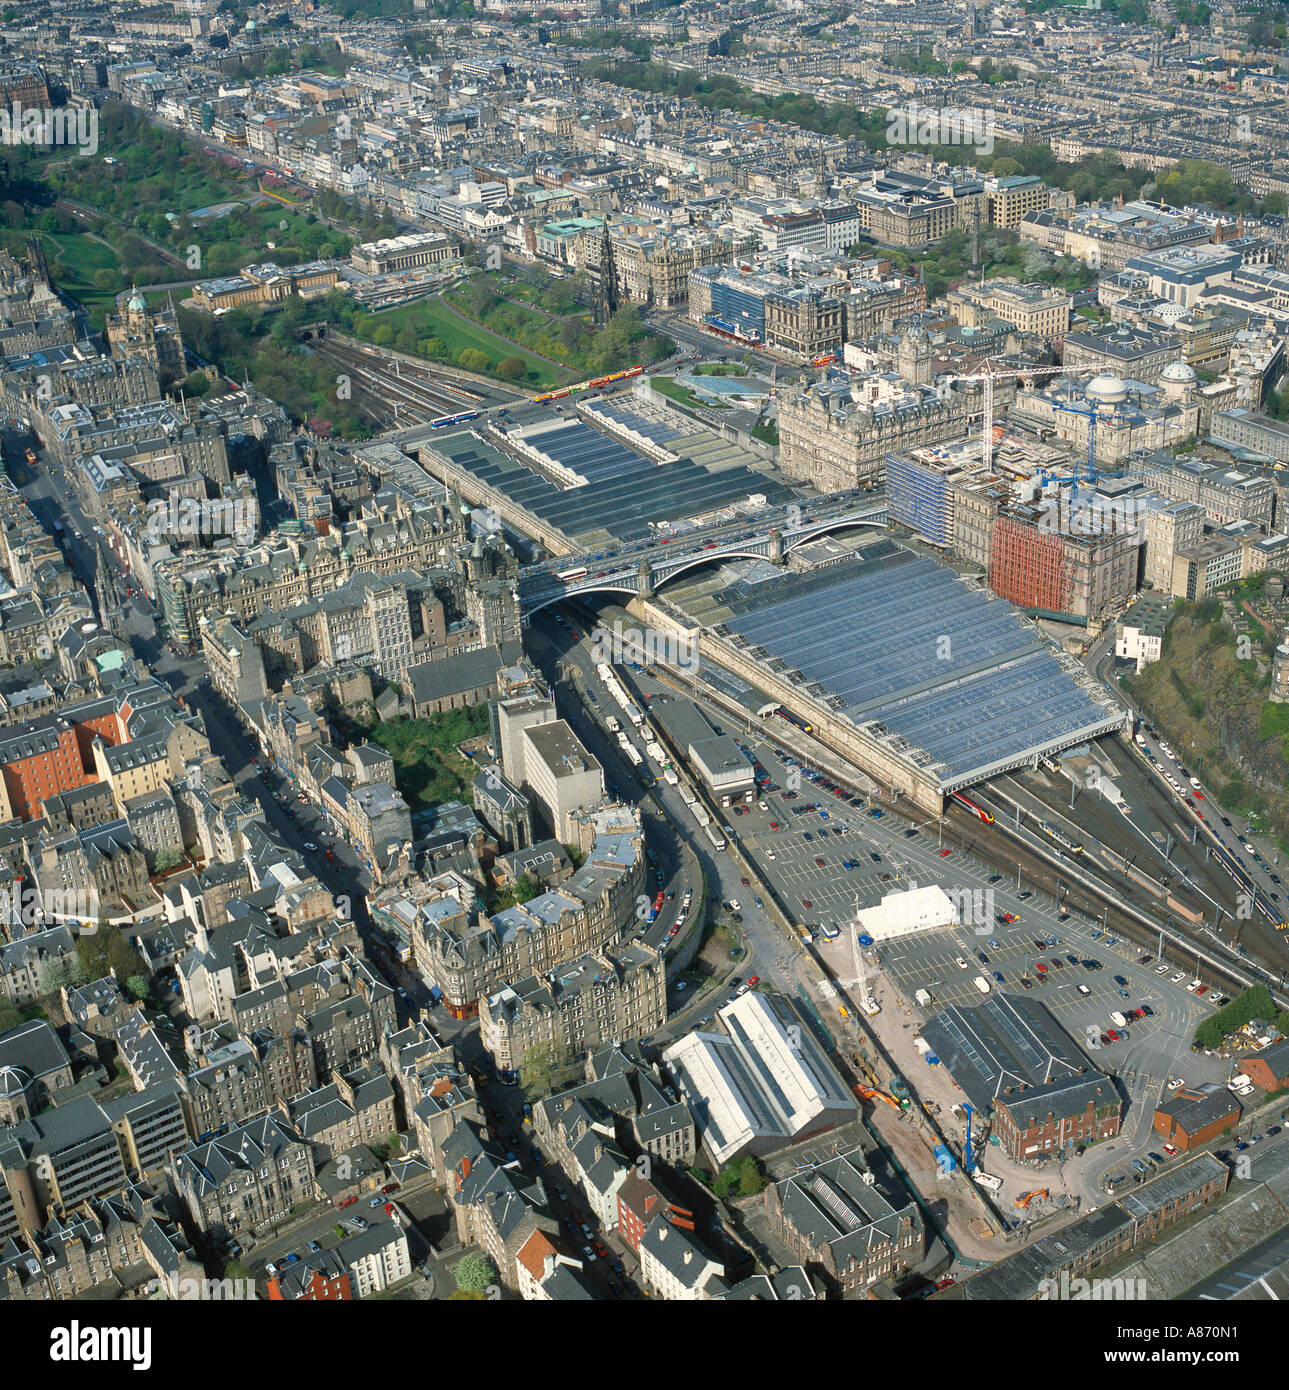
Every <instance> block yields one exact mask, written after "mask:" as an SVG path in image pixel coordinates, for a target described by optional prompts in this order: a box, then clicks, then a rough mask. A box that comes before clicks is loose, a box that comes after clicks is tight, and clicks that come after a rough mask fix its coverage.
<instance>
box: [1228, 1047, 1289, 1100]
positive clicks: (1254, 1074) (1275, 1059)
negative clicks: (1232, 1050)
mask: <svg viewBox="0 0 1289 1390" xmlns="http://www.w3.org/2000/svg"><path fill="white" fill-rule="evenodd" d="M1240 1070H1241V1071H1242V1072H1243V1073H1244V1074H1245V1076H1247V1077H1248V1078H1249V1080H1250V1081H1252V1082H1253V1084H1254V1085H1255V1086H1261V1087H1262V1089H1263V1090H1264V1091H1280V1090H1283V1089H1284V1088H1285V1087H1286V1086H1289V1038H1281V1039H1280V1041H1279V1042H1273V1043H1272V1044H1271V1046H1270V1047H1264V1048H1263V1049H1262V1051H1261V1052H1258V1053H1255V1054H1254V1055H1253V1056H1252V1057H1245V1058H1243V1059H1242V1060H1241V1062H1240Z"/></svg>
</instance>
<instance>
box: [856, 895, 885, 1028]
mask: <svg viewBox="0 0 1289 1390" xmlns="http://www.w3.org/2000/svg"><path fill="white" fill-rule="evenodd" d="M849 930H850V948H851V951H852V952H853V953H854V957H855V995H856V997H857V998H858V1000H859V1007H860V1008H861V1009H863V1011H864V1012H865V1013H866V1014H868V1015H869V1017H870V1018H871V1017H872V1016H873V1015H874V1014H878V1013H881V1009H880V1008H879V1007H878V1003H877V1000H876V999H875V998H874V997H873V994H872V991H871V990H870V989H869V987H868V970H867V967H866V966H865V964H864V952H863V948H862V947H861V946H860V944H859V936H860V922H859V896H858V895H856V897H855V915H854V917H853V918H852V919H851V923H850V928H849ZM865 939H867V938H865Z"/></svg>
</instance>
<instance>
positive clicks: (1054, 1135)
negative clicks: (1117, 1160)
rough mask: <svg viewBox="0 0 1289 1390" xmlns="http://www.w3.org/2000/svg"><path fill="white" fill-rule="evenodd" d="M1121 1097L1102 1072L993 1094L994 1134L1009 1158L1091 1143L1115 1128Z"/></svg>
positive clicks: (1111, 1136)
mask: <svg viewBox="0 0 1289 1390" xmlns="http://www.w3.org/2000/svg"><path fill="white" fill-rule="evenodd" d="M1122 1114H1123V1101H1122V1100H1121V1099H1120V1097H1119V1093H1118V1092H1117V1091H1116V1090H1115V1088H1114V1083H1113V1082H1112V1081H1111V1080H1110V1079H1109V1078H1108V1077H1105V1076H1100V1075H1097V1074H1095V1073H1089V1074H1087V1075H1085V1076H1067V1077H1060V1078H1058V1079H1057V1080H1055V1081H1051V1082H1048V1084H1047V1085H1045V1086H1026V1087H1023V1088H1019V1089H1017V1090H1015V1091H1011V1092H1004V1093H1003V1094H1002V1095H999V1096H997V1097H995V1099H994V1137H995V1138H996V1139H997V1140H998V1142H999V1143H1000V1144H1001V1145H1002V1147H1003V1149H1004V1150H1005V1151H1006V1152H1007V1153H1008V1154H1010V1155H1011V1157H1012V1158H1015V1159H1022V1158H1032V1157H1034V1156H1035V1155H1037V1154H1046V1153H1052V1152H1054V1151H1055V1150H1057V1149H1062V1148H1064V1147H1065V1146H1066V1145H1067V1144H1091V1143H1094V1142H1095V1141H1096V1140H1098V1139H1110V1138H1113V1136H1114V1135H1116V1134H1118V1133H1119V1121H1120V1118H1121V1116H1122Z"/></svg>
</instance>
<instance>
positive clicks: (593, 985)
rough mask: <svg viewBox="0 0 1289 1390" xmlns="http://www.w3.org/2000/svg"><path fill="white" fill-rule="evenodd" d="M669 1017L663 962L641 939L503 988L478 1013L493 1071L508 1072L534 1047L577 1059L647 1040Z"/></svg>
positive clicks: (483, 1039)
mask: <svg viewBox="0 0 1289 1390" xmlns="http://www.w3.org/2000/svg"><path fill="white" fill-rule="evenodd" d="M666 1018H667V979H666V971H665V970H664V968H663V962H662V957H661V955H659V953H658V952H657V951H655V950H654V949H653V948H652V947H650V946H647V945H645V943H644V942H643V941H641V942H632V943H630V944H629V945H627V946H625V947H620V948H618V949H616V950H615V951H614V952H613V953H612V954H609V953H608V952H602V951H595V952H592V953H591V954H590V955H588V956H584V957H583V958H582V959H581V960H574V961H570V962H569V963H568V964H567V965H561V966H559V967H558V968H557V969H555V970H552V971H549V972H548V973H547V974H546V975H544V976H541V975H530V976H529V977H528V978H527V979H525V980H518V981H516V982H515V983H514V984H513V985H511V984H507V985H503V986H502V987H501V989H499V990H498V991H497V992H496V993H495V994H492V995H489V997H488V999H487V1002H486V1004H484V1005H482V1006H481V1007H480V1009H479V1020H480V1033H479V1036H480V1041H481V1042H482V1043H483V1045H484V1048H485V1049H486V1050H487V1051H488V1052H489V1053H490V1054H491V1055H492V1059H493V1061H494V1062H495V1063H496V1065H497V1069H498V1070H499V1071H506V1072H509V1071H517V1070H518V1068H519V1066H520V1063H521V1062H522V1061H523V1059H524V1054H525V1053H526V1052H527V1051H528V1049H529V1048H531V1047H535V1046H537V1045H538V1044H539V1043H556V1044H562V1045H563V1046H564V1047H567V1048H568V1050H569V1051H570V1052H571V1053H572V1054H573V1055H574V1056H579V1055H581V1054H582V1053H584V1052H590V1051H591V1050H592V1049H594V1048H597V1047H599V1046H601V1045H602V1044H605V1043H610V1042H613V1041H614V1040H615V1039H617V1038H637V1037H647V1036H648V1035H649V1034H650V1033H652V1032H654V1031H655V1030H656V1029H658V1028H660V1027H661V1026H662V1025H663V1023H664V1022H665V1021H666Z"/></svg>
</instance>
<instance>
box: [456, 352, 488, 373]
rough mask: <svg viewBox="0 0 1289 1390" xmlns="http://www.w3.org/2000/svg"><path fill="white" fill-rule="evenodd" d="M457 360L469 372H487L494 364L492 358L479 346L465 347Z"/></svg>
mask: <svg viewBox="0 0 1289 1390" xmlns="http://www.w3.org/2000/svg"><path fill="white" fill-rule="evenodd" d="M457 361H458V362H459V363H460V364H461V366H463V367H464V368H465V369H466V371H468V372H486V371H487V370H488V368H489V367H491V366H492V358H491V357H489V356H488V354H487V353H486V352H481V351H480V350H479V349H478V348H463V349H462V350H461V356H460V357H458V358H457Z"/></svg>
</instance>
